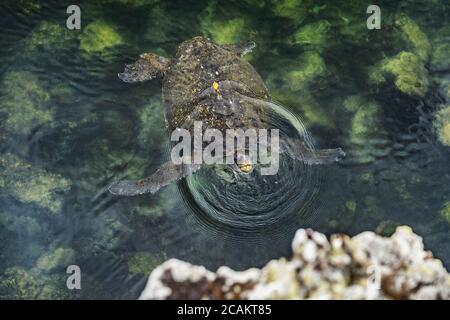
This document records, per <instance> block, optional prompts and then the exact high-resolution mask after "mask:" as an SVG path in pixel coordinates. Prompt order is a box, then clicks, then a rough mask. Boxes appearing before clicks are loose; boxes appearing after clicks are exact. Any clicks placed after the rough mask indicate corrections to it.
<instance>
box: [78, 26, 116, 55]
mask: <svg viewBox="0 0 450 320" xmlns="http://www.w3.org/2000/svg"><path fill="white" fill-rule="evenodd" d="M122 43H123V39H122V36H121V35H120V33H119V32H118V31H117V29H116V28H115V26H113V25H110V24H109V23H107V22H106V21H104V20H97V21H94V22H92V23H90V24H88V25H87V26H86V27H85V28H84V31H83V33H82V35H81V39H80V46H81V49H82V50H83V51H85V52H86V53H88V54H91V53H100V54H101V53H103V51H104V50H106V49H109V48H112V47H115V46H118V45H120V44H122Z"/></svg>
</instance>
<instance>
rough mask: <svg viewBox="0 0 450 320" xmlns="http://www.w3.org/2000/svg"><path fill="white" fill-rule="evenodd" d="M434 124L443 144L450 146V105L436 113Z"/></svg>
mask: <svg viewBox="0 0 450 320" xmlns="http://www.w3.org/2000/svg"><path fill="white" fill-rule="evenodd" d="M434 126H435V128H436V130H437V133H438V138H439V141H440V142H441V143H442V144H443V145H446V146H450V106H448V107H446V108H443V109H441V110H439V111H438V112H437V113H436V116H435V121H434Z"/></svg>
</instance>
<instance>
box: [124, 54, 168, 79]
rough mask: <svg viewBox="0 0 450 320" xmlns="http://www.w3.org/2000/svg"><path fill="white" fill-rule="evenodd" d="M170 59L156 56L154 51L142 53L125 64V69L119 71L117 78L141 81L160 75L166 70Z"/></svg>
mask: <svg viewBox="0 0 450 320" xmlns="http://www.w3.org/2000/svg"><path fill="white" fill-rule="evenodd" d="M169 64H170V59H167V58H164V57H161V56H158V55H156V54H154V53H143V54H141V55H140V57H139V59H138V60H137V61H136V62H135V63H133V64H128V65H126V66H125V71H124V72H123V73H119V74H118V76H119V78H120V79H121V80H122V81H124V82H128V83H134V82H143V81H147V80H151V79H153V78H157V77H161V76H162V75H163V74H164V72H165V71H166V70H167V67H168V66H169Z"/></svg>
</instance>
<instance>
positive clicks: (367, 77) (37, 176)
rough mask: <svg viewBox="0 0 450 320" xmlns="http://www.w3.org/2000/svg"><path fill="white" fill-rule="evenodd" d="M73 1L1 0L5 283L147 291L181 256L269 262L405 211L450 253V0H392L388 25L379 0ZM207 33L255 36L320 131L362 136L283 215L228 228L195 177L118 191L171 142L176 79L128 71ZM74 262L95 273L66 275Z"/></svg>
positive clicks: (327, 141)
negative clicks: (377, 13) (75, 20)
mask: <svg viewBox="0 0 450 320" xmlns="http://www.w3.org/2000/svg"><path fill="white" fill-rule="evenodd" d="M69 4H73V3H72V1H70V2H67V3H65V1H42V2H40V1H35V0H22V1H12V0H11V1H9V0H7V1H2V3H1V4H0V16H1V20H0V152H1V155H0V298H2V299H4V298H14V299H30V298H31V299H34V298H41V299H43V298H60V299H61V298H87V299H92V298H114V299H119V298H121V299H134V298H136V297H137V296H138V295H139V293H140V291H141V290H142V288H143V286H144V285H145V281H146V277H147V276H148V274H149V272H150V271H151V270H152V269H153V268H154V267H155V266H156V265H158V264H159V263H161V262H162V261H164V260H166V259H168V258H172V257H175V258H179V259H183V260H186V261H189V262H192V263H195V264H202V265H205V266H206V267H208V268H211V269H215V268H217V267H218V266H220V265H223V264H226V265H229V266H231V267H233V268H235V269H239V270H241V269H245V268H247V267H251V266H261V265H263V264H264V263H266V262H267V261H268V260H270V259H273V258H278V257H280V256H283V255H289V254H290V240H291V239H292V236H293V233H294V231H295V229H297V228H300V227H311V228H314V229H315V230H318V231H321V232H324V233H326V234H330V233H334V232H345V233H348V234H356V233H358V232H361V231H364V230H375V231H377V232H378V233H381V234H385V235H389V234H390V233H391V232H392V231H393V230H394V228H395V226H397V225H401V224H407V225H410V226H411V227H412V228H413V229H414V231H415V232H417V233H418V234H420V235H421V236H422V237H423V238H424V243H425V246H426V248H427V249H429V250H432V251H433V253H434V255H435V256H437V257H438V258H439V259H441V260H442V261H443V263H444V264H445V265H446V266H447V267H449V266H450V249H449V245H448V242H449V240H450V232H449V231H450V187H449V185H450V184H449V182H450V170H449V169H450V161H449V160H450V146H448V145H445V144H446V143H447V144H450V137H448V136H450V134H449V133H448V131H450V129H447V131H446V129H445V128H449V126H450V124H449V123H450V112H447V113H446V112H445V111H439V110H446V109H444V108H445V107H446V106H448V105H449V104H450V86H449V85H450V55H449V52H450V26H449V24H448V21H450V19H449V17H450V4H449V3H448V1H443V0H441V1H437V0H436V1H379V2H378V3H377V4H378V5H379V6H380V8H381V13H382V20H381V30H368V29H367V27H366V19H367V17H368V16H369V15H368V14H366V9H367V6H368V5H370V4H372V3H371V2H367V1H345V4H344V2H343V4H338V2H337V1H324V0H322V1H308V0H289V1H287V0H286V1H270V0H267V1H252V0H247V1H242V0H241V1H223V2H221V1H210V2H202V1H170V2H162V1H156V0H134V1H133V0H105V1H97V2H96V3H95V4H94V2H92V1H77V3H76V4H78V5H79V6H80V7H81V12H82V20H81V21H82V22H81V26H82V27H81V30H73V31H70V30H68V29H67V28H66V19H67V17H68V14H66V8H67V6H68V5H69ZM197 35H204V36H208V37H210V38H212V39H214V40H216V41H218V42H222V43H236V42H243V41H246V40H249V39H251V40H253V41H255V42H256V43H257V47H256V48H255V50H254V52H253V53H251V54H250V55H249V56H248V60H249V61H250V63H252V65H253V66H254V67H255V69H256V70H257V71H258V72H259V73H260V74H261V76H262V78H263V79H264V81H265V82H266V84H267V87H268V89H269V91H270V93H271V94H272V96H273V98H274V99H275V100H276V101H278V102H280V103H281V104H283V105H285V106H286V107H288V108H289V110H291V111H292V112H293V113H294V114H296V116H298V117H301V118H302V120H303V122H304V124H305V126H306V127H307V128H308V130H309V132H310V134H311V136H312V138H313V142H314V144H315V146H316V147H317V148H333V147H342V148H343V149H344V150H345V151H346V152H347V157H346V158H345V160H343V161H342V162H340V163H339V164H335V165H330V166H323V167H320V168H319V169H315V170H319V171H320V179H319V180H320V181H319V182H320V186H319V187H318V191H317V194H316V195H315V196H314V199H313V201H312V203H307V204H306V203H305V205H304V206H303V207H302V208H301V210H300V209H299V214H297V215H291V217H290V219H289V221H288V222H285V224H284V225H283V224H281V225H277V226H276V228H273V226H270V228H269V227H267V229H268V230H265V229H264V228H262V229H261V228H258V230H257V231H255V232H253V233H252V234H251V235H249V233H248V232H244V233H243V232H242V230H234V229H233V228H223V229H221V228H218V226H217V225H211V224H210V223H205V219H203V218H202V217H200V216H199V215H198V212H196V211H194V210H192V209H191V207H190V206H189V205H188V203H187V202H188V201H187V200H186V197H183V186H180V185H178V186H177V185H171V186H169V187H166V188H165V189H163V190H162V191H161V192H159V193H158V194H157V195H154V196H141V197H135V198H120V197H114V196H112V195H110V194H109V193H108V192H107V191H106V188H107V186H108V185H109V184H110V183H111V182H113V181H115V180H118V179H122V178H133V179H136V178H140V177H143V176H146V175H148V174H150V173H152V172H153V171H154V170H155V169H156V168H157V167H158V166H159V165H160V164H161V163H163V162H164V161H165V160H166V157H167V154H166V153H167V145H168V136H167V133H166V131H165V126H164V108H163V106H162V105H161V102H160V99H161V94H160V92H161V85H160V83H159V82H158V81H152V82H148V83H143V84H138V85H130V84H126V83H122V82H121V81H120V80H119V79H118V78H117V73H119V72H122V71H123V67H124V64H126V63H131V62H132V61H134V60H135V59H136V57H138V56H139V54H140V53H142V52H149V51H152V52H156V53H158V54H161V55H165V56H168V57H169V56H171V55H172V53H173V52H174V50H175V48H176V47H177V45H178V44H179V43H180V42H182V41H183V40H186V39H189V38H191V37H194V36H197ZM436 114H439V115H441V116H436ZM446 124H447V127H446ZM180 190H181V192H180ZM280 207H282V206H280ZM300 211H301V212H300ZM204 214H206V215H208V212H205V213H204ZM280 214H282V212H280ZM263 225H264V223H263ZM248 227H249V228H250V230H251V227H252V226H251V225H249V226H248ZM269 229H270V230H269ZM70 264H76V265H78V266H80V268H81V274H82V280H81V283H82V289H81V290H73V291H72V290H68V289H67V288H66V278H67V276H68V275H67V274H66V272H65V271H66V267H67V266H68V265H70Z"/></svg>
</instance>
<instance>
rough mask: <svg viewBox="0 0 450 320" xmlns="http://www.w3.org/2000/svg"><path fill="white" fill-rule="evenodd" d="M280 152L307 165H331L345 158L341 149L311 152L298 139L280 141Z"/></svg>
mask: <svg viewBox="0 0 450 320" xmlns="http://www.w3.org/2000/svg"><path fill="white" fill-rule="evenodd" d="M280 150H281V152H285V153H287V154H288V155H290V156H291V157H293V158H295V159H298V160H300V161H303V162H304V163H307V164H331V163H334V162H338V161H340V160H342V158H344V157H345V152H344V150H342V149H341V148H336V149H319V150H312V149H311V148H309V147H307V146H306V145H305V143H304V142H303V141H301V140H299V139H286V140H282V141H280Z"/></svg>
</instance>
